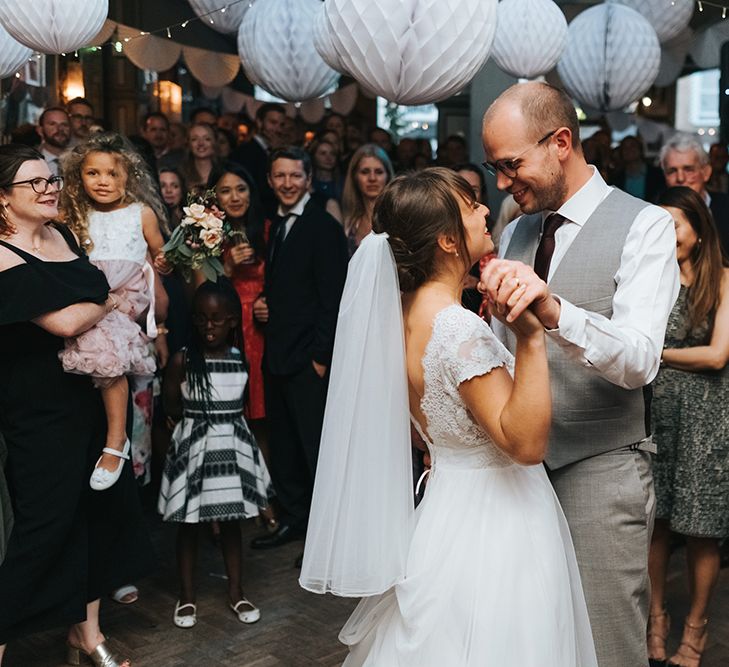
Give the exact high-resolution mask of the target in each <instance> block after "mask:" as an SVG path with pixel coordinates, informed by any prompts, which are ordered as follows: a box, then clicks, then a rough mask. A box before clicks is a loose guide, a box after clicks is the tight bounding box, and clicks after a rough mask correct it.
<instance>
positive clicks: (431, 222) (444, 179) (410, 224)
mask: <svg viewBox="0 0 729 667" xmlns="http://www.w3.org/2000/svg"><path fill="white" fill-rule="evenodd" d="M461 203H465V204H466V205H467V206H469V207H471V206H473V205H474V204H475V199H474V198H473V188H472V187H471V186H470V185H469V184H468V183H467V182H466V181H465V180H464V179H463V178H462V177H461V176H459V175H458V174H457V173H456V172H455V171H452V170H451V169H444V168H443V167H431V168H429V169H423V170H422V171H418V172H410V173H407V174H403V175H402V176H398V177H397V178H395V179H394V180H392V181H391V182H390V183H389V184H388V185H387V187H386V188H385V190H384V192H383V193H382V194H381V195H380V197H379V199H378V200H377V202H376V203H375V208H374V212H373V216H372V228H373V229H374V231H376V232H378V233H382V232H387V234H388V236H389V238H388V241H389V243H390V248H392V254H393V255H394V256H395V263H396V264H397V273H398V277H399V279H400V289H401V290H402V291H403V292H412V291H414V290H416V289H418V287H420V286H421V285H422V284H423V283H424V282H426V281H427V280H429V279H430V278H432V277H433V276H435V275H436V274H437V273H438V270H439V262H440V261H441V259H442V258H441V257H440V256H441V255H442V254H443V251H442V250H441V249H440V247H439V246H438V238H439V237H440V236H449V237H451V238H454V239H456V240H457V242H458V253H459V255H460V257H461V258H462V261H463V270H464V273H465V272H466V271H468V269H469V268H470V267H471V265H472V264H473V262H472V261H471V258H470V257H469V254H468V249H467V247H466V234H465V231H464V229H463V221H462V216H461V208H460V205H461Z"/></svg>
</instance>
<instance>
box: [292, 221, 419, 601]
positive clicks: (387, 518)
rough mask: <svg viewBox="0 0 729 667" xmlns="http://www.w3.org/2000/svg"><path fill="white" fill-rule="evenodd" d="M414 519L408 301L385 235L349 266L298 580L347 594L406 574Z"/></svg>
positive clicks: (365, 245) (381, 587) (374, 589)
mask: <svg viewBox="0 0 729 667" xmlns="http://www.w3.org/2000/svg"><path fill="white" fill-rule="evenodd" d="M412 518H413V491H412V461H411V449H410V418H409V406H408V388H407V369H406V365H405V341H404V333H403V320H402V304H401V301H400V287H399V283H398V277H397V269H396V266H395V260H394V257H393V255H392V251H391V249H390V245H389V243H388V242H387V235H386V234H375V233H371V234H369V235H368V236H367V237H366V238H365V239H364V240H363V241H362V243H361V245H360V247H359V248H358V250H357V252H356V253H355V254H354V256H353V257H352V260H351V261H350V264H349V270H348V274H347V281H346V284H345V287H344V292H343V295H342V301H341V307H340V311H339V317H338V320H337V330H336V338H335V343H334V356H333V360H332V368H331V375H330V380H329V391H328V398H327V404H326V411H325V414H324V427H323V430H322V438H321V446H320V450H319V460H318V464H317V473H316V481H315V485H314V496H313V500H312V505H311V514H310V518H309V526H308V529H307V537H306V545H305V549H304V560H303V565H302V569H301V576H300V578H299V583H300V585H301V586H302V587H303V588H305V589H306V590H309V591H312V592H315V593H326V592H331V593H334V594H335V595H340V596H345V597H363V596H369V595H375V594H379V593H382V592H384V591H386V590H388V589H389V588H391V587H392V586H393V585H395V584H396V583H398V582H399V581H401V580H402V578H403V576H404V572H405V563H406V559H407V552H408V545H409V541H410V533H411V522H412Z"/></svg>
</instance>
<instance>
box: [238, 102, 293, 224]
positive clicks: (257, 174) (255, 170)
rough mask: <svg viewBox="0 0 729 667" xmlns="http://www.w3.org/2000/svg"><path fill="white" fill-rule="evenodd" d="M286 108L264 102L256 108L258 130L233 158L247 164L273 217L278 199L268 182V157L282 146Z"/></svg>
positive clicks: (265, 211) (265, 209) (244, 165)
mask: <svg viewBox="0 0 729 667" xmlns="http://www.w3.org/2000/svg"><path fill="white" fill-rule="evenodd" d="M285 119H286V109H284V107H282V106H281V105H280V104H274V103H269V104H262V105H261V106H260V107H259V108H258V111H256V133H255V134H254V135H253V138H252V139H250V140H249V141H246V142H245V143H244V144H242V145H241V146H239V147H238V148H237V149H236V150H235V151H233V154H232V155H231V156H230V159H231V161H232V162H237V163H238V164H239V165H241V166H242V167H244V168H245V169H246V170H247V171H248V173H249V174H250V175H251V176H252V178H253V180H254V181H255V183H256V186H257V188H258V192H259V194H260V197H261V203H262V204H263V210H264V213H265V214H266V215H267V216H269V217H272V216H273V215H274V214H275V212H276V207H277V206H278V201H277V200H276V196H275V195H274V193H273V190H272V189H271V186H270V185H269V182H268V158H269V154H270V153H271V151H272V150H274V149H276V148H278V147H279V146H281V143H282V137H283V128H284V121H285Z"/></svg>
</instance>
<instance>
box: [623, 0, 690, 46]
mask: <svg viewBox="0 0 729 667" xmlns="http://www.w3.org/2000/svg"><path fill="white" fill-rule="evenodd" d="M616 1H617V2H619V3H620V4H622V5H625V6H626V7H630V8H631V9H635V11H637V12H640V13H641V14H642V15H643V16H645V18H646V19H648V23H650V24H651V25H652V26H653V29H654V30H655V31H656V35H658V41H659V42H660V43H661V44H663V43H664V42H667V41H668V40H670V39H673V38H674V37H676V36H678V35H679V34H680V33H682V32H683V31H684V29H686V28H687V27H688V24H689V21H691V17H692V16H693V15H694V7H695V6H696V3H695V2H694V0H616Z"/></svg>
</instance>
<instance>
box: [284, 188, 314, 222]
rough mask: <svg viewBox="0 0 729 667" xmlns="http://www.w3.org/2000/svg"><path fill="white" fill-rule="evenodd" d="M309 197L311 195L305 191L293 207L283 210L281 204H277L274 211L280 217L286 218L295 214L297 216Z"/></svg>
mask: <svg viewBox="0 0 729 667" xmlns="http://www.w3.org/2000/svg"><path fill="white" fill-rule="evenodd" d="M310 199H311V195H310V194H309V193H308V192H307V193H306V194H305V195H304V196H303V197H302V198H301V199H299V201H298V202H297V204H296V205H295V206H294V207H293V208H290V209H289V210H288V211H284V210H283V209H282V208H281V204H279V206H278V211H276V212H277V213H278V215H279V217H281V218H288V217H291V216H292V215H295V216H297V217H298V216H300V215H301V214H302V213H303V212H304V208H305V207H306V205H307V204H308V203H309V200H310Z"/></svg>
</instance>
